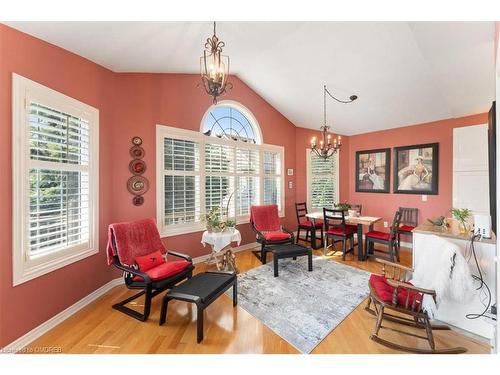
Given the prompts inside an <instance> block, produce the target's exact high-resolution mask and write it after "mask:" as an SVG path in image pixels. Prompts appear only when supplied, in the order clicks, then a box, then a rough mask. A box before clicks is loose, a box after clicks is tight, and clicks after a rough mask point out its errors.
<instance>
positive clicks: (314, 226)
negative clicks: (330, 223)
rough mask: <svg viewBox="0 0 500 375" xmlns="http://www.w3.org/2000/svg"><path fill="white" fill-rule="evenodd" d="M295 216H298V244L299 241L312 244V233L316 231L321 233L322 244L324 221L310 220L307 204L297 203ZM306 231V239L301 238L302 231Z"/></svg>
mask: <svg viewBox="0 0 500 375" xmlns="http://www.w3.org/2000/svg"><path fill="white" fill-rule="evenodd" d="M295 214H296V215H297V239H296V242H297V243H299V239H301V240H303V241H306V242H310V241H311V240H310V238H311V236H310V235H311V232H312V231H313V230H314V231H316V230H318V229H319V230H320V231H321V243H323V221H322V220H315V221H314V222H313V221H311V220H309V219H308V218H307V216H306V214H307V203H305V202H303V203H295ZM301 229H303V230H305V231H306V238H305V239H304V238H300V230H301Z"/></svg>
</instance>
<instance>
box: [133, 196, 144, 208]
mask: <svg viewBox="0 0 500 375" xmlns="http://www.w3.org/2000/svg"><path fill="white" fill-rule="evenodd" d="M132 203H133V204H134V206H140V205H141V204H143V203H144V197H143V196H142V195H136V196H135V197H134V198H132Z"/></svg>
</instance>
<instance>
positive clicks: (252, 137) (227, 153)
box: [157, 104, 284, 235]
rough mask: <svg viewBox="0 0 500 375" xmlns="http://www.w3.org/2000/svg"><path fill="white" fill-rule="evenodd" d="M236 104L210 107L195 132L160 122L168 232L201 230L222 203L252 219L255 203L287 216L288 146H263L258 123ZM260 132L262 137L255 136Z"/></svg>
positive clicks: (233, 214)
mask: <svg viewBox="0 0 500 375" xmlns="http://www.w3.org/2000/svg"><path fill="white" fill-rule="evenodd" d="M239 108H241V107H238V108H236V106H235V105H234V104H233V105H225V106H224V105H221V104H219V105H217V106H216V107H213V108H211V109H210V110H209V111H208V112H207V115H206V116H205V118H204V121H202V131H201V132H196V131H191V130H183V129H179V128H172V127H167V126H162V125H158V126H157V176H158V178H157V204H158V206H157V220H158V226H159V228H160V232H161V233H162V234H163V235H176V234H182V233H190V232H195V231H201V230H203V228H204V224H203V223H202V221H201V217H202V215H203V214H204V213H206V212H208V211H209V210H210V209H212V208H214V207H217V208H219V209H220V212H221V213H222V214H223V215H224V217H226V218H234V219H236V222H237V223H245V222H248V220H249V216H250V206H251V205H254V204H272V203H274V204H277V205H278V207H279V208H280V213H281V214H282V215H283V214H284V210H283V190H282V189H283V166H282V163H283V147H281V146H272V145H264V144H260V138H259V137H260V133H259V129H258V128H256V125H252V124H250V122H249V121H248V120H247V117H250V115H249V114H248V113H246V116H244V115H243V114H242V113H241V112H240V111H238V109H239ZM256 134H258V136H257V135H256Z"/></svg>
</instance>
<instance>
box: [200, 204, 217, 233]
mask: <svg viewBox="0 0 500 375" xmlns="http://www.w3.org/2000/svg"><path fill="white" fill-rule="evenodd" d="M203 219H204V220H205V222H206V223H207V231H208V232H209V233H212V232H220V230H221V229H220V224H221V219H220V209H219V207H212V208H211V209H210V210H209V211H208V212H207V213H206V214H205V216H204V218H203Z"/></svg>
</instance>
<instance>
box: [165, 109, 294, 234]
mask: <svg viewBox="0 0 500 375" xmlns="http://www.w3.org/2000/svg"><path fill="white" fill-rule="evenodd" d="M245 115H246V114H245ZM172 137H173V138H175V137H178V138H179V139H183V140H190V141H194V142H198V143H199V144H200V170H199V172H189V173H190V174H196V175H199V176H200V185H201V186H203V188H201V189H200V211H201V213H202V214H203V212H204V210H205V189H204V185H205V182H204V181H205V170H204V156H203V155H204V154H203V153H204V150H205V144H206V143H210V144H222V145H230V146H233V147H240V148H247V149H257V150H259V152H260V153H261V155H260V158H259V163H260V165H259V168H260V169H259V175H260V176H261V177H263V176H264V172H263V171H264V158H263V157H262V153H263V152H264V151H273V152H279V153H280V154H281V170H280V174H279V175H273V176H280V177H281V179H282V183H281V186H280V188H281V194H280V197H281V202H280V207H281V210H280V212H279V215H280V217H284V216H285V176H284V170H285V168H284V165H285V160H284V159H285V149H284V147H283V146H276V145H265V144H260V145H254V144H247V143H244V144H239V143H237V142H235V141H231V140H225V139H219V138H215V137H207V136H206V135H204V134H203V133H201V132H197V131H193V130H185V129H180V128H176V127H171V126H166V125H160V124H157V125H156V222H157V225H158V230H159V232H160V234H161V236H163V237H170V236H177V235H181V234H188V233H195V232H201V231H204V230H205V224H203V223H202V222H195V223H188V224H176V225H169V226H165V225H164V224H163V223H164V207H165V197H164V186H163V184H164V176H165V174H166V173H165V170H164V169H163V167H164V160H163V148H164V147H163V142H164V138H172ZM175 173H176V172H170V173H169V175H170V174H175ZM181 173H184V172H181ZM263 180H264V179H263V178H260V181H259V183H260V192H261V193H260V197H259V199H260V201H261V202H262V201H263V194H264V191H263V188H264V181H263ZM249 222H250V217H249V215H247V216H244V217H243V216H240V217H239V218H237V221H236V223H237V224H247V223H249Z"/></svg>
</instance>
